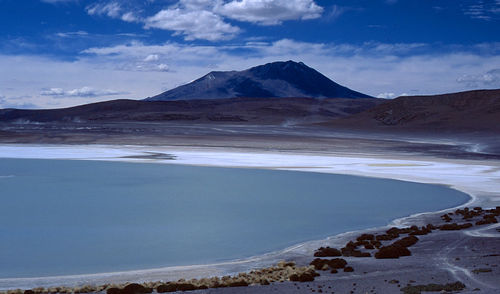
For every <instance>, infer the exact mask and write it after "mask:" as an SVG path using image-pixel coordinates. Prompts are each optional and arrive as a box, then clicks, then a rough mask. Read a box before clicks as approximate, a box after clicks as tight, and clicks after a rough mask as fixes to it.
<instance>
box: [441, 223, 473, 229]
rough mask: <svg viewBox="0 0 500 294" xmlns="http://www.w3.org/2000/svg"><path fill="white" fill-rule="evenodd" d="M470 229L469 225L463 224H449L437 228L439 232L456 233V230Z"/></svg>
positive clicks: (470, 225)
mask: <svg viewBox="0 0 500 294" xmlns="http://www.w3.org/2000/svg"><path fill="white" fill-rule="evenodd" d="M470 227H472V224H471V223H465V224H461V225H459V224H457V223H451V224H444V225H442V226H440V227H439V229H440V230H442V231H457V230H463V229H467V228H470Z"/></svg>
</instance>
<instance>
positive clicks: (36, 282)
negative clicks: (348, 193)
mask: <svg viewBox="0 0 500 294" xmlns="http://www.w3.org/2000/svg"><path fill="white" fill-rule="evenodd" d="M24 146H26V145H24ZM2 147H3V146H0V156H1V157H7V156H4V155H3V153H2ZM9 147H10V146H9ZM76 147H77V146H68V147H67V149H69V150H71V151H73V152H74V151H75V150H77V148H76ZM78 147H80V148H82V149H81V150H83V151H84V150H85V149H86V148H88V147H89V146H78ZM116 147H117V146H99V147H97V146H90V148H91V151H92V155H95V151H96V150H101V151H103V153H105V154H113V155H114V156H112V157H100V158H99V157H95V156H94V157H92V156H88V155H89V154H87V155H85V154H84V155H83V156H82V155H81V153H80V156H77V158H73V157H71V158H68V157H65V158H64V159H88V160H111V161H115V160H120V161H132V162H134V161H135V162H137V161H140V162H157V163H171V164H194V163H195V161H196V160H198V164H197V165H213V166H215V165H214V164H213V160H208V162H206V161H205V162H202V160H200V158H201V159H203V158H205V159H206V158H208V157H207V156H210V154H212V155H213V156H214V157H215V159H216V161H217V160H218V161H220V160H221V154H226V156H229V157H232V158H233V161H232V162H229V161H228V160H224V161H223V162H224V164H222V165H217V166H225V167H249V168H259V167H260V168H269V169H285V170H301V171H316V172H318V171H319V172H329V173H337V172H332V171H331V170H328V169H327V168H328V167H325V166H326V165H327V164H322V166H314V164H316V162H315V161H314V160H312V159H311V158H314V159H316V160H318V159H319V161H320V162H321V161H322V159H323V158H324V157H327V158H343V159H344V160H345V159H346V158H351V159H353V158H354V157H346V156H341V157H335V156H331V155H330V156H320V158H318V156H317V155H305V156H304V155H303V154H302V155H297V154H290V153H288V154H283V153H279V154H276V153H270V152H267V153H266V152H262V151H261V152H260V153H259V152H251V153H248V152H247V153H235V152H234V151H231V152H224V151H221V150H218V151H213V152H206V151H203V152H199V151H189V152H187V153H190V154H188V155H195V161H193V160H192V158H191V159H189V158H186V156H187V154H186V151H184V150H182V151H177V150H173V148H158V147H144V146H140V147H137V146H129V147H127V148H116ZM21 148H22V147H21ZM27 148H36V149H39V148H40V149H39V150H38V151H41V150H42V149H43V148H49V149H50V148H51V147H47V146H43V147H42V146H39V147H37V146H29V147H27ZM54 148H57V149H59V150H57V153H59V154H60V152H61V148H62V149H64V147H60V146H58V147H54ZM128 148H131V149H128ZM137 148H140V149H142V150H141V151H137ZM144 149H147V150H144ZM158 149H161V151H168V152H167V153H168V154H173V155H175V156H177V160H175V161H172V160H168V161H167V160H161V159H154V160H145V159H143V158H140V159H134V158H133V157H132V158H131V157H130V156H134V155H136V156H141V155H144V154H148V152H151V151H153V152H158ZM163 149H166V150H163ZM110 150H112V151H114V152H109V151H110ZM124 150H125V151H124ZM51 151H54V150H51ZM87 151H88V149H87ZM16 152H18V151H16ZM42 153H43V152H42ZM38 154H39V156H43V154H41V155H40V153H38ZM72 154H73V155H74V153H72ZM117 154H119V155H120V156H121V157H116V155H117ZM238 154H239V155H242V156H243V157H244V158H243V159H245V160H243V161H248V159H252V155H253V156H254V158H253V159H255V156H257V157H258V158H259V159H262V158H263V157H264V158H265V159H267V162H266V164H265V165H260V166H255V165H252V166H245V165H243V164H242V162H241V161H242V160H234V159H235V156H236V155H238ZM45 156H47V154H45ZM123 156H127V158H124V157H123ZM196 156H198V157H197V159H196ZM200 156H201V157H200ZM262 156H263V157H262ZM266 156H267V157H266ZM283 156H285V159H286V161H287V163H288V167H287V166H283V162H282V159H283V158H280V157H283ZM287 156H288V157H287ZM289 156H292V157H293V156H299V158H295V161H293V160H291V161H290V157H289ZM236 157H237V156H236ZM304 157H305V158H306V161H305V162H304V161H303V159H304ZM18 158H21V157H18ZM23 158H26V157H23ZM38 158H47V157H38ZM270 158H271V159H270ZM307 158H309V160H307ZM212 159H213V158H212ZM226 159H227V158H226ZM280 159H281V160H280ZM354 159H355V160H358V161H359V160H361V161H364V162H365V164H366V165H368V166H369V165H370V164H371V165H372V167H374V169H375V168H378V169H383V168H385V167H391V168H394V167H395V166H393V165H395V164H397V162H399V163H400V164H401V162H402V163H403V164H405V165H401V166H399V167H403V166H408V165H409V166H416V165H415V161H419V160H418V159H416V160H411V161H410V160H400V159H398V160H394V159H378V160H379V161H383V162H387V161H390V162H391V163H390V164H389V166H386V165H384V163H383V162H382V163H381V164H382V165H380V166H377V165H375V164H376V163H373V162H372V161H371V160H370V159H373V158H370V157H363V158H359V157H356V158H354ZM367 160H368V162H366V161H367ZM394 161H396V162H394ZM221 163H222V162H221ZM304 163H308V164H304ZM420 163H422V161H420ZM279 164H281V166H280V165H279ZM300 164H302V167H301V166H300ZM419 166H420V167H429V166H430V167H431V168H432V165H419ZM364 167H365V168H366V166H364ZM490 167H491V165H490ZM337 171H338V170H337ZM354 171H357V172H358V173H357V174H356V173H353V172H354ZM364 172H366V170H363V168H360V167H359V166H358V167H357V168H356V167H355V168H354V169H353V170H351V173H349V172H345V171H344V172H343V173H342V172H341V173H342V174H354V175H362V176H373V177H378V178H393V179H394V177H391V176H390V175H387V174H385V176H384V174H383V173H380V172H379V174H378V176H374V175H373V170H372V171H371V173H370V172H368V175H367V174H365V173H364ZM478 172H480V174H482V173H483V172H484V169H482V170H481V169H478V170H476V173H478ZM476 176H479V174H476ZM494 178H495V179H496V180H498V179H500V173H499V172H496V174H495V175H494ZM396 179H398V180H406V181H409V180H408V179H401V175H398V177H396ZM441 180H442V179H439V180H438V181H435V182H431V183H433V184H444V185H447V186H450V188H452V189H456V190H459V191H462V192H464V193H466V194H468V195H469V196H470V197H471V199H470V200H469V201H468V202H466V203H464V204H462V205H459V206H457V207H452V208H448V209H444V210H440V211H434V212H424V213H417V214H414V215H410V216H406V217H403V218H398V219H395V220H393V221H392V222H390V223H388V224H387V225H386V226H382V227H374V228H367V229H364V230H358V231H351V232H345V233H341V234H338V235H335V236H330V237H327V238H325V239H322V240H313V241H308V242H304V243H300V244H297V245H294V246H290V247H288V248H285V249H283V250H279V251H275V252H270V253H267V254H263V255H259V256H254V257H250V258H245V259H238V260H233V261H228V262H222V263H216V264H208V265H192V266H177V267H166V268H158V269H146V270H134V271H127V272H114V273H97V274H85V275H73V276H56V277H39V278H14V279H0V289H5V290H6V289H15V288H33V287H34V286H37V287H38V286H42V287H49V286H54V285H68V286H78V285H83V284H102V283H108V282H113V283H117V282H118V283H119V282H124V281H141V282H142V281H152V280H169V279H172V280H175V279H176V277H186V275H187V276H188V277H186V278H190V277H201V276H214V275H217V276H222V275H227V274H232V273H237V272H240V271H244V270H250V269H253V268H258V267H263V266H266V265H270V264H274V263H276V262H277V261H279V260H282V259H293V258H294V257H295V258H299V257H300V256H303V255H306V254H310V253H311V252H313V251H314V250H315V249H317V248H318V247H319V245H320V244H325V242H326V243H329V244H336V243H339V244H341V243H343V242H344V241H345V240H346V239H348V238H350V237H351V236H353V235H355V234H359V233H361V232H364V231H372V230H377V229H383V228H387V227H390V226H392V225H399V226H402V225H403V224H404V223H405V222H409V221H411V222H412V223H414V222H415V221H419V219H420V220H421V219H423V218H425V217H429V216H435V215H437V214H439V213H440V212H443V211H450V210H453V209H456V208H460V207H465V206H470V205H481V204H482V203H483V202H485V201H482V200H488V201H493V202H497V201H498V200H497V199H493V200H492V199H489V198H497V197H488V196H486V194H489V193H493V191H491V188H494V189H496V188H498V187H496V186H495V185H494V186H493V187H489V188H490V189H485V187H486V186H483V189H482V190H483V191H481V189H479V190H477V186H472V187H471V186H469V187H467V186H465V187H460V186H456V185H454V183H449V182H448V183H446V182H440V181H441ZM410 181H411V180H410ZM413 182H419V183H429V182H426V181H418V180H415V179H413ZM452 182H453V181H452ZM455 184H456V183H455ZM495 184H496V185H499V184H498V183H495ZM474 190H476V191H474ZM483 193H485V194H483ZM332 242H333V243H332Z"/></svg>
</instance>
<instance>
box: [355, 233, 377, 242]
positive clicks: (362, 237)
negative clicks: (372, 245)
mask: <svg viewBox="0 0 500 294" xmlns="http://www.w3.org/2000/svg"><path fill="white" fill-rule="evenodd" d="M374 239H375V236H374V235H373V234H363V235H361V236H359V237H358V238H356V240H358V241H363V240H367V241H370V240H374Z"/></svg>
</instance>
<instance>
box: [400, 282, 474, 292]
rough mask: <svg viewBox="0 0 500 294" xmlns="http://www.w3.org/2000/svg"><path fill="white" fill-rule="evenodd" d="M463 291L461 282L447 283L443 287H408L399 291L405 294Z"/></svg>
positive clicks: (428, 285)
mask: <svg viewBox="0 0 500 294" xmlns="http://www.w3.org/2000/svg"><path fill="white" fill-rule="evenodd" d="M463 289H465V285H464V284H463V283H461V282H455V283H449V284H445V285H439V284H427V285H415V286H412V285H409V286H406V287H404V288H402V289H401V291H402V292H403V293H405V294H420V293H422V292H440V291H444V292H451V291H462V290H463Z"/></svg>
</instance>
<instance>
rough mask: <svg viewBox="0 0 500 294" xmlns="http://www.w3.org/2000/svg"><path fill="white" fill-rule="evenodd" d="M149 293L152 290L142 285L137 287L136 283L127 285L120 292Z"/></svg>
mask: <svg viewBox="0 0 500 294" xmlns="http://www.w3.org/2000/svg"><path fill="white" fill-rule="evenodd" d="M151 292H153V289H150V288H146V287H144V286H143V285H139V284H136V283H132V284H128V285H127V286H125V287H124V288H123V289H122V290H121V291H120V293H121V294H141V293H151Z"/></svg>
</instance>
